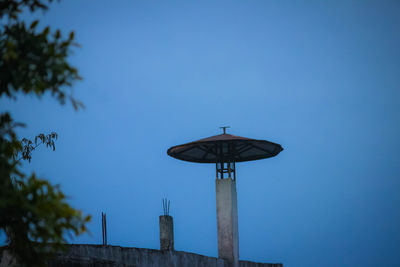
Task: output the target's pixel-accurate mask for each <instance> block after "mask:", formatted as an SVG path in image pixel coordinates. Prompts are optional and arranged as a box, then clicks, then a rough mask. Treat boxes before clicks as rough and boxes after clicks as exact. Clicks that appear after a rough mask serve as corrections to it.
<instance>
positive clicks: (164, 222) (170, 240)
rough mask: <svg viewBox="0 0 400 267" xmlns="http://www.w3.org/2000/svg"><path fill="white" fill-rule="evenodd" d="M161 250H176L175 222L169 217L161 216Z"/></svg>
mask: <svg viewBox="0 0 400 267" xmlns="http://www.w3.org/2000/svg"><path fill="white" fill-rule="evenodd" d="M159 223H160V250H174V221H173V219H172V217H171V216H169V215H162V216H160V220H159Z"/></svg>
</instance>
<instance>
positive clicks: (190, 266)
mask: <svg viewBox="0 0 400 267" xmlns="http://www.w3.org/2000/svg"><path fill="white" fill-rule="evenodd" d="M67 246H68V249H67V251H66V252H65V253H62V254H59V255H58V256H57V257H56V258H54V259H53V260H52V261H51V262H50V263H49V264H48V266H49V267H94V266H96V267H160V266H168V267H230V265H229V263H228V262H227V261H225V260H223V259H217V258H213V257H207V256H202V255H198V254H194V253H189V252H182V251H160V250H156V249H145V248H125V247H118V246H101V245H67ZM10 259H11V258H10V257H9V255H8V253H7V252H6V251H3V253H2V255H1V259H0V267H5V266H10V265H9V261H10ZM15 266H17V265H15ZM239 266H240V267H283V265H282V264H280V263H277V264H270V263H255V262H249V261H241V262H240V263H239Z"/></svg>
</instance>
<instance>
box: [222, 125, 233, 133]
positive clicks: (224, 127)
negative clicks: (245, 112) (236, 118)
mask: <svg viewBox="0 0 400 267" xmlns="http://www.w3.org/2000/svg"><path fill="white" fill-rule="evenodd" d="M219 128H220V129H223V131H224V134H226V128H231V126H222V127H219Z"/></svg>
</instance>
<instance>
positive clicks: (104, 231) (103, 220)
mask: <svg viewBox="0 0 400 267" xmlns="http://www.w3.org/2000/svg"><path fill="white" fill-rule="evenodd" d="M101 233H102V237H103V246H107V215H106V214H105V213H104V212H101Z"/></svg>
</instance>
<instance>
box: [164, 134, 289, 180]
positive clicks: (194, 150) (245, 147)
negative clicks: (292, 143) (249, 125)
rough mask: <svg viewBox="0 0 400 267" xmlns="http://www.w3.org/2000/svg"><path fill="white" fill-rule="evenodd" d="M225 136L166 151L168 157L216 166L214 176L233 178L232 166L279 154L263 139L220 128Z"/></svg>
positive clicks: (277, 145)
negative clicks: (242, 135) (247, 136)
mask: <svg viewBox="0 0 400 267" xmlns="http://www.w3.org/2000/svg"><path fill="white" fill-rule="evenodd" d="M220 128H222V129H223V131H224V133H223V134H219V135H215V136H211V137H207V138H204V139H200V140H197V141H194V142H190V143H186V144H182V145H177V146H173V147H171V148H170V149H168V151H167V153H168V155H169V156H171V157H174V158H176V159H180V160H185V161H190V162H197V163H216V175H217V177H219V178H220V179H223V178H224V173H228V177H232V174H233V177H234V179H236V177H235V176H236V175H235V163H236V162H243V161H251V160H258V159H265V158H270V157H274V156H276V155H278V154H279V153H280V152H281V151H282V150H283V148H282V146H281V145H279V144H276V143H273V142H270V141H266V140H256V139H251V138H246V137H241V136H235V135H231V134H227V133H226V128H229V126H224V127H220Z"/></svg>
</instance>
